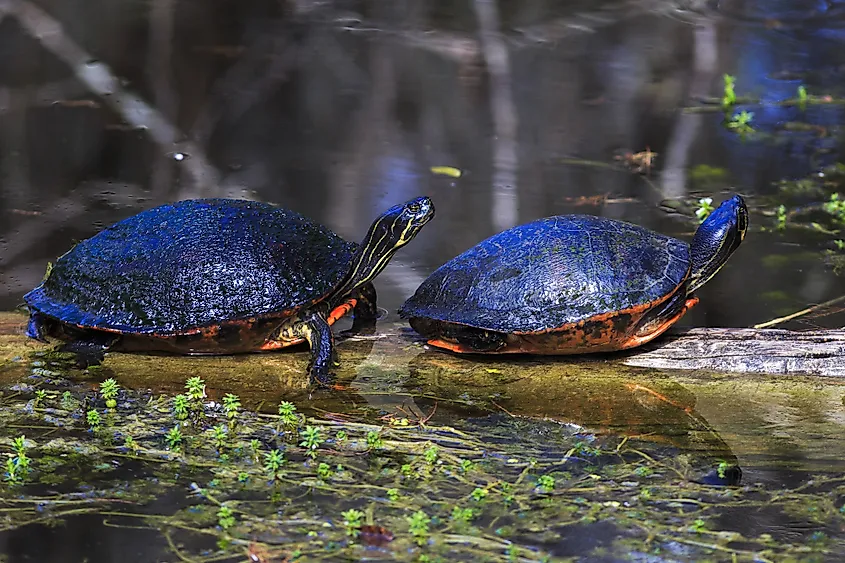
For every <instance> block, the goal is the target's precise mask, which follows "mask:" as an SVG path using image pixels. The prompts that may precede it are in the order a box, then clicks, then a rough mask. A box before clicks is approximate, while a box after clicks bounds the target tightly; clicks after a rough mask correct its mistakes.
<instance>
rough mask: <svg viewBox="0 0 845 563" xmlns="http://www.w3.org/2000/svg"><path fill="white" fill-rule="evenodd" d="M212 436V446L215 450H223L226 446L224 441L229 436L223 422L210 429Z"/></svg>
mask: <svg viewBox="0 0 845 563" xmlns="http://www.w3.org/2000/svg"><path fill="white" fill-rule="evenodd" d="M211 432H212V438H213V440H214V447H215V448H216V449H217V451H221V450H223V448H225V447H226V441H227V440H228V438H229V431H228V429H227V428H226V425H224V424H218V425H217V426H215V427H214V428H212V429H211Z"/></svg>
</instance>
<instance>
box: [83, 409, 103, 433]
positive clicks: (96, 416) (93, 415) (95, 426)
mask: <svg viewBox="0 0 845 563" xmlns="http://www.w3.org/2000/svg"><path fill="white" fill-rule="evenodd" d="M85 420H86V421H87V422H88V426H90V427H91V429H92V430H99V428H100V424H101V423H102V422H103V419H102V418H100V413H98V412H97V411H96V410H94V409H91V410H89V411H88V412H87V413H86V415H85Z"/></svg>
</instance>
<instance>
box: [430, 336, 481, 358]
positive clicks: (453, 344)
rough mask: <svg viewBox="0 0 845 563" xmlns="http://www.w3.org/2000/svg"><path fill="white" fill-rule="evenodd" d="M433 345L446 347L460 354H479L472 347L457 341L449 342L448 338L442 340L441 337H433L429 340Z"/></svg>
mask: <svg viewBox="0 0 845 563" xmlns="http://www.w3.org/2000/svg"><path fill="white" fill-rule="evenodd" d="M427 344H430V345H432V346H436V347H437V348H445V349H446V350H451V351H452V352H457V353H459V354H477V353H478V352H476V351H475V350H473V349H472V348H467V347H466V346H463V345H461V344H458V343H457V342H449V341H448V340H441V339H440V338H432V339H431V340H429V341H428V342H427Z"/></svg>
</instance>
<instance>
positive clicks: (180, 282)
mask: <svg viewBox="0 0 845 563" xmlns="http://www.w3.org/2000/svg"><path fill="white" fill-rule="evenodd" d="M355 247H356V245H355V244H353V243H351V242H348V241H346V240H344V239H342V238H341V237H339V236H337V235H336V234H334V233H333V232H331V231H330V230H329V229H327V228H325V227H323V226H321V225H318V224H316V223H314V222H312V221H310V220H309V219H307V218H305V217H303V216H302V215H299V214H298V213H294V212H293V211H288V210H286V209H280V208H277V207H274V206H272V205H268V204H265V203H259V202H254V201H242V200H222V199H216V200H215V199H209V200H188V201H181V202H178V203H174V204H171V205H162V206H160V207H156V208H154V209H150V210H148V211H144V212H142V213H139V214H138V215H134V216H132V217H129V218H128V219H125V220H123V221H120V222H119V223H116V224H115V225H113V226H111V227H109V228H107V229H105V230H103V231H101V232H100V233H98V234H97V235H95V236H94V237H91V238H90V239H88V240H85V241H83V242H81V243H79V244H78V245H76V246H75V247H74V248H72V249H71V250H70V251H69V252H67V253H66V254H65V255H64V256H62V257H61V258H59V260H58V261H57V262H56V264H55V265H54V266H53V268H52V270H51V272H50V275H49V276H48V277H47V279H46V280H44V282H43V283H42V284H41V285H40V286H39V287H37V288H35V289H34V290H32V291H31V292H29V293H28V294H27V295H26V296H25V300H26V302H27V304H28V305H29V306H30V307H31V308H33V309H36V310H38V311H40V312H41V313H44V314H46V315H49V316H52V317H55V318H57V319H60V320H62V321H64V322H67V323H71V324H74V325H79V326H81V327H90V328H103V329H112V330H117V331H121V332H147V333H149V332H153V333H178V332H180V331H184V330H187V329H190V328H194V327H200V326H207V325H210V324H213V323H216V322H219V321H220V320H222V319H243V318H249V317H258V316H264V315H268V314H272V313H274V312H279V311H288V310H291V309H295V308H297V307H301V306H303V305H306V304H308V303H310V302H312V301H314V300H316V299H319V298H320V297H322V296H324V295H326V294H327V293H328V292H329V291H330V290H331V289H332V288H333V287H334V286H335V285H336V284H337V283H338V282H339V281H340V280H341V278H342V277H343V276H344V274H345V273H346V272H347V270H348V267H349V261H350V258H351V256H352V253H353V252H354V251H355ZM311 249H319V251H318V252H315V251H312V250H311Z"/></svg>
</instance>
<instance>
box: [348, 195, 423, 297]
mask: <svg viewBox="0 0 845 563" xmlns="http://www.w3.org/2000/svg"><path fill="white" fill-rule="evenodd" d="M433 217H434V204H433V203H432V202H431V199H429V198H427V197H418V198H415V199H412V200H411V201H408V202H406V203H403V204H402V205H396V206H394V207H391V208H390V209H388V210H387V211H385V212H384V213H382V214H381V215H380V216H379V217H378V218H377V219H376V220H375V221H373V224H372V225H370V229H369V230H368V231H367V236H365V237H364V240H362V241H361V244H360V246H359V247H358V250H357V251H356V252H355V255H354V256H353V257H352V263H351V265H350V269H349V273H348V274H347V275H346V278H345V280H344V282H343V283H342V284H341V286H340V287H339V288H338V294H346V293H348V292H349V291H351V290H352V289H354V288H356V287H359V286H361V285H363V284H365V283H367V282H368V281H370V280H372V279H373V278H374V277H376V276H377V275H378V274H379V273H380V272H381V271H382V270H383V269H384V267H385V266H387V263H388V262H389V261H390V259H391V258H392V257H393V255H394V254H395V253H396V251H397V250H399V249H400V248H402V247H403V246H405V245H406V244H408V243H409V242H411V240H412V239H413V238H414V237H415V236H417V233H419V232H420V229H422V228H423V226H424V225H425V224H426V223H428V222H429V221H431V219H432V218H433Z"/></svg>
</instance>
